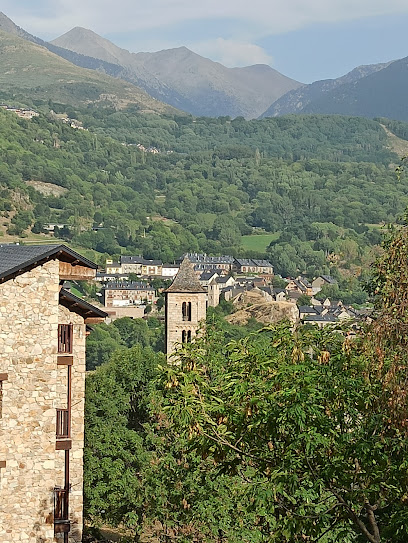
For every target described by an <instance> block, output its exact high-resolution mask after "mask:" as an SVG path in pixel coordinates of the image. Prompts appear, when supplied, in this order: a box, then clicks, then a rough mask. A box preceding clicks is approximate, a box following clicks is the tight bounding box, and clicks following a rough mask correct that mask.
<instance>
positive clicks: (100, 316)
mask: <svg viewBox="0 0 408 543" xmlns="http://www.w3.org/2000/svg"><path fill="white" fill-rule="evenodd" d="M59 303H60V304H61V305H63V306H64V307H66V308H67V309H69V310H70V311H72V312H73V313H77V314H78V315H81V317H83V319H84V322H85V324H98V323H101V322H103V321H104V320H105V318H106V317H107V316H108V314H107V313H105V311H102V310H101V309H99V308H98V307H95V306H93V305H92V304H89V303H88V302H85V300H82V299H81V298H78V297H77V296H75V295H74V294H72V293H71V292H69V291H68V290H65V289H63V288H61V289H60V294H59Z"/></svg>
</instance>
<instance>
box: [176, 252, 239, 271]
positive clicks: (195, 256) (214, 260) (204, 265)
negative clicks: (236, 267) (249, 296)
mask: <svg viewBox="0 0 408 543" xmlns="http://www.w3.org/2000/svg"><path fill="white" fill-rule="evenodd" d="M185 257H187V258H188V259H189V261H190V262H191V263H192V264H193V265H194V269H195V270H196V271H205V270H223V271H225V272H229V271H231V270H232V267H233V263H234V258H233V257H232V256H228V255H223V256H208V255H206V254H200V253H187V254H185V255H184V256H183V258H185ZM180 260H182V259H180Z"/></svg>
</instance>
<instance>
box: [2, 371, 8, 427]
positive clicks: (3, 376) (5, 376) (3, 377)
mask: <svg viewBox="0 0 408 543" xmlns="http://www.w3.org/2000/svg"><path fill="white" fill-rule="evenodd" d="M7 379H8V374H7V373H0V419H1V417H2V414H3V381H7Z"/></svg>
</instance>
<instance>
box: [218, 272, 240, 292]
mask: <svg viewBox="0 0 408 543" xmlns="http://www.w3.org/2000/svg"><path fill="white" fill-rule="evenodd" d="M216 282H217V284H218V285H219V287H220V290H221V291H222V290H224V289H226V288H227V287H232V286H234V285H235V283H236V281H235V279H234V278H233V277H232V276H231V275H225V276H223V277H217V278H216Z"/></svg>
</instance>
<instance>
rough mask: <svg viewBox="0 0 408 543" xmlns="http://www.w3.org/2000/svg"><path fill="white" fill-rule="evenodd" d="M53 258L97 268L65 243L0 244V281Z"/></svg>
mask: <svg viewBox="0 0 408 543" xmlns="http://www.w3.org/2000/svg"><path fill="white" fill-rule="evenodd" d="M54 258H58V259H59V260H63V261H65V262H70V263H71V264H75V265H76V264H79V265H82V266H85V267H87V268H92V269H96V268H97V266H96V264H94V263H93V262H91V261H90V260H88V259H87V258H84V257H83V256H81V255H80V254H78V253H76V252H75V251H73V250H72V249H70V248H69V247H67V246H66V245H0V282H1V281H6V280H7V279H9V278H10V277H12V276H13V275H17V274H19V273H22V272H23V271H25V270H27V269H28V268H30V267H35V266H39V265H42V264H43V263H44V262H46V261H47V260H52V259H54Z"/></svg>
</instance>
